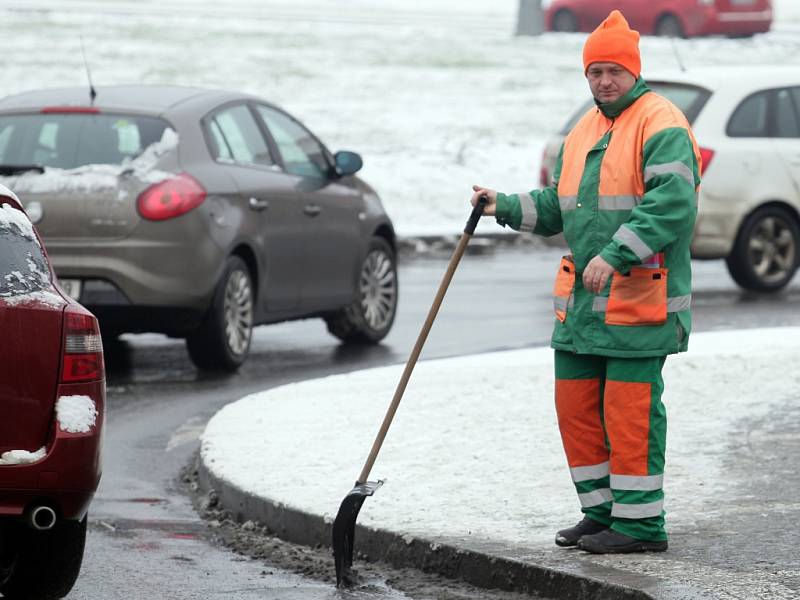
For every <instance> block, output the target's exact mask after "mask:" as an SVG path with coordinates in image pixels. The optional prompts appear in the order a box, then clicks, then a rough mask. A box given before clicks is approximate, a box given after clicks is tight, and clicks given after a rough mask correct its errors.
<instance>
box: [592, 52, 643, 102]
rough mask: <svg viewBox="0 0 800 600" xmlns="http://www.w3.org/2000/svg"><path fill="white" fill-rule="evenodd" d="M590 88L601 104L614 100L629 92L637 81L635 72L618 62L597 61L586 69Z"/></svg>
mask: <svg viewBox="0 0 800 600" xmlns="http://www.w3.org/2000/svg"><path fill="white" fill-rule="evenodd" d="M586 79H587V80H588V81H589V89H591V90H592V95H593V96H594V97H595V98H596V99H597V101H598V102H600V103H601V104H608V103H609V102H614V101H615V100H617V99H619V98H620V97H621V96H624V95H625V94H627V93H628V92H629V91H630V89H631V88H632V87H633V84H634V83H636V78H635V77H634V76H633V73H631V72H630V71H628V70H627V69H626V68H625V67H621V66H620V65H618V64H617V63H611V62H596V63H592V64H590V65H589V69H588V70H587V71H586Z"/></svg>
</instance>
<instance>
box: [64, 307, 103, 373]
mask: <svg viewBox="0 0 800 600" xmlns="http://www.w3.org/2000/svg"><path fill="white" fill-rule="evenodd" d="M61 364H62V367H61V382H62V383H77V382H80V381H94V380H96V379H102V377H103V373H104V369H103V341H102V339H101V338H100V327H99V325H98V323H97V319H96V318H95V317H94V316H93V315H92V314H90V313H89V312H88V311H87V310H86V309H84V308H83V307H81V306H77V305H75V304H70V305H69V306H67V308H65V309H64V356H63V357H62V361H61Z"/></svg>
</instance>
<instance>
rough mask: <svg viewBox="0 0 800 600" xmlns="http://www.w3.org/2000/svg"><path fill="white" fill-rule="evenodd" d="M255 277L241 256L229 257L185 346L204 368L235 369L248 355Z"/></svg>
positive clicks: (251, 329) (227, 370)
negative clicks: (209, 301) (207, 306)
mask: <svg viewBox="0 0 800 600" xmlns="http://www.w3.org/2000/svg"><path fill="white" fill-rule="evenodd" d="M253 298H254V294H253V278H252V275H251V274H250V270H249V269H248V268H247V265H246V264H245V262H244V261H243V260H242V259H241V258H239V257H238V256H230V257H228V260H227V263H226V265H225V270H224V271H223V273H222V277H221V278H220V281H219V283H218V284H217V288H216V290H215V291H214V297H213V299H212V301H211V306H210V307H209V309H208V312H207V313H206V314H205V316H204V317H203V321H202V323H201V324H200V327H198V328H197V329H196V330H195V331H193V332H192V333H190V334H189V335H188V336H187V337H186V349H187V350H188V351H189V357H190V358H191V359H192V362H193V363H194V364H195V366H196V367H197V368H198V369H200V370H203V371H218V372H228V373H230V372H233V371H236V370H237V369H238V368H239V367H240V366H241V365H242V363H243V362H244V361H245V359H246V358H247V355H248V353H249V351H250V340H251V338H252V335H253V316H254V308H253V306H254V300H253Z"/></svg>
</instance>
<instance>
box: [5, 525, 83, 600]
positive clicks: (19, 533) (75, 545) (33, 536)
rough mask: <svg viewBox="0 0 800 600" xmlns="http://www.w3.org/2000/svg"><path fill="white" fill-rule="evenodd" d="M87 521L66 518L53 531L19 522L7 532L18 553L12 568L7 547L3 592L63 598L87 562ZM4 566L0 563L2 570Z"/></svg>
mask: <svg viewBox="0 0 800 600" xmlns="http://www.w3.org/2000/svg"><path fill="white" fill-rule="evenodd" d="M86 521H87V517H84V518H83V520H82V521H62V522H59V523H56V525H55V527H53V529H51V530H49V531H34V530H33V529H28V528H27V527H25V526H22V525H17V526H16V527H15V528H14V529H13V530H12V529H8V530H7V531H5V532H4V534H5V535H4V542H5V543H9V544H13V545H14V547H15V548H14V549H15V556H14V560H13V563H12V565H11V569H10V570H9V569H8V565H9V563H8V554H7V553H8V550H4V553H6V557H5V559H4V560H5V562H4V564H5V568H6V570H5V571H0V573H3V572H5V575H6V576H5V579H4V580H1V581H2V583H0V592H2V593H3V598H6V599H9V600H10V599H17V600H22V599H29V598H36V599H37V600H50V599H51V598H63V597H64V596H66V595H67V594H68V593H69V591H70V590H71V589H72V586H73V585H75V580H76V579H77V578H78V573H79V572H80V570H81V562H83V549H84V546H85V544H86ZM2 568H3V567H2V566H0V569H2Z"/></svg>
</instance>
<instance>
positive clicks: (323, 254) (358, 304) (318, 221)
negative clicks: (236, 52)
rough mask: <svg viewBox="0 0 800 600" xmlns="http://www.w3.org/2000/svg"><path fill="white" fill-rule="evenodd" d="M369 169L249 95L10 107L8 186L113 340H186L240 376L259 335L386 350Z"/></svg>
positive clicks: (49, 93)
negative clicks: (300, 329) (297, 327)
mask: <svg viewBox="0 0 800 600" xmlns="http://www.w3.org/2000/svg"><path fill="white" fill-rule="evenodd" d="M361 165H362V162H361V158H360V156H359V155H358V154H356V153H354V152H347V151H341V152H337V153H336V154H333V153H331V152H329V151H328V149H327V148H326V147H325V145H324V144H322V142H320V141H319V140H318V139H317V138H316V136H314V135H313V134H312V133H311V132H310V131H309V130H308V129H306V128H305V127H304V126H303V125H302V124H301V123H300V122H299V121H298V120H297V119H295V118H293V117H292V116H290V115H289V114H287V113H286V112H284V111H283V110H281V109H280V108H278V107H276V106H275V105H273V104H270V103H268V102H265V101H264V100H261V99H259V98H256V97H252V96H249V95H245V94H239V93H233V92H226V91H212V90H202V89H196V88H188V87H176V86H142V85H136V86H115V87H107V88H102V89H100V90H99V93H98V94H97V96H96V98H95V99H92V98H90V94H89V91H88V89H87V88H71V89H58V90H41V91H33V92H27V93H23V94H19V95H15V96H10V97H7V98H4V99H2V100H0V183H2V184H4V185H6V186H8V187H9V188H11V189H13V190H14V191H15V192H16V193H17V195H18V196H19V197H20V199H21V200H22V202H23V204H24V206H25V209H26V211H27V213H28V214H29V216H30V217H31V219H32V220H33V221H34V222H35V223H36V226H37V228H38V230H39V232H40V233H41V235H42V236H43V237H44V239H45V240H46V243H47V247H48V250H49V254H50V258H51V260H52V263H53V265H54V268H55V271H56V272H57V274H58V277H59V279H60V281H61V283H62V286H63V287H64V288H66V289H68V291H70V293H71V294H72V295H73V296H74V297H75V298H76V299H78V300H79V301H80V302H81V303H82V304H83V305H84V306H86V307H87V308H89V310H91V311H92V312H93V313H94V314H95V315H97V317H98V318H99V320H100V324H101V327H102V330H103V334H104V336H105V337H109V336H116V335H119V334H121V333H123V332H146V331H150V332H162V333H165V334H167V335H170V336H174V337H184V338H186V343H187V348H188V351H189V355H190V356H191V358H192V360H193V361H194V363H195V364H196V365H197V366H198V367H199V368H201V369H208V370H227V371H230V370H235V369H236V368H238V367H239V365H241V364H242V362H243V361H244V360H245V358H246V357H247V354H248V351H249V347H250V340H251V335H252V328H253V326H254V325H257V324H260V323H273V322H278V321H284V320H288V319H298V318H305V317H321V318H323V319H325V321H326V322H327V325H328V329H329V331H330V332H331V333H332V334H333V335H335V336H337V337H338V338H340V339H342V340H344V341H354V342H369V343H375V342H377V341H379V340H381V339H382V338H383V337H384V336H386V334H387V333H388V332H389V330H390V328H391V326H392V322H393V320H394V315H395V311H396V307H397V298H398V282H397V269H396V246H395V234H394V229H393V226H392V222H391V220H390V219H389V217H388V216H387V214H386V212H385V211H384V209H383V207H382V205H381V202H380V199H379V198H378V196H377V194H376V193H375V191H374V190H373V189H372V188H370V187H369V186H368V185H367V184H366V183H364V182H363V181H361V180H360V179H359V178H357V177H355V173H356V172H357V171H358V170H359V169H360V168H361Z"/></svg>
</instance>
